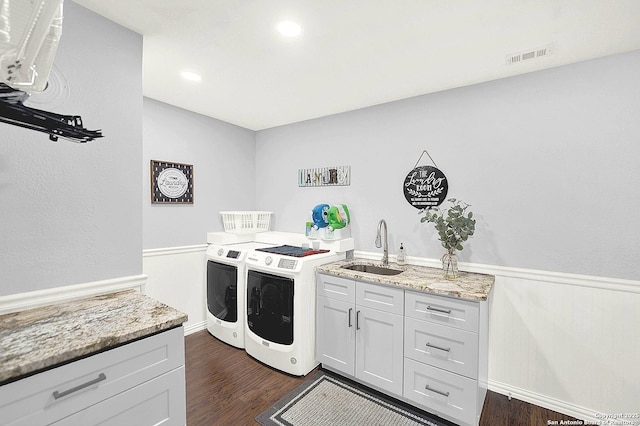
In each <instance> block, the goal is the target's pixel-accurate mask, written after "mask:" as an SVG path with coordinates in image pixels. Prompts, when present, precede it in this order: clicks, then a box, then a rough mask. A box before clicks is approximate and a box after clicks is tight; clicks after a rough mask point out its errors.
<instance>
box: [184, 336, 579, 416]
mask: <svg viewBox="0 0 640 426" xmlns="http://www.w3.org/2000/svg"><path fill="white" fill-rule="evenodd" d="M185 345H186V349H185V352H186V354H185V356H186V360H185V363H186V379H187V425H188V426H212V425H225V426H226V425H229V426H233V425H255V424H257V422H256V421H255V420H254V419H255V417H256V416H257V415H258V414H260V413H261V412H263V411H264V410H266V409H268V408H269V407H271V406H272V405H273V404H274V403H275V402H276V401H278V400H279V399H280V398H281V397H283V396H284V395H286V394H287V393H288V392H289V391H290V390H292V389H293V388H295V387H296V386H297V385H298V384H300V383H302V382H303V381H304V380H305V378H304V377H294V376H290V375H287V374H284V373H282V372H280V371H278V370H275V369H272V368H271V367H268V366H266V365H264V364H261V363H259V362H257V361H256V360H254V359H253V358H251V357H250V356H249V355H247V354H246V352H244V351H243V350H241V349H236V348H234V347H232V346H229V345H227V344H225V343H223V342H221V341H219V340H217V339H216V338H214V337H213V336H211V335H210V334H209V333H208V332H207V331H206V330H204V331H199V332H197V333H193V334H191V335H189V336H187V337H186V338H185ZM549 420H575V419H574V418H571V417H568V416H566V415H563V414H559V413H556V412H554V411H551V410H547V409H545V408H541V407H538V406H535V405H531V404H528V403H526V402H522V401H519V400H516V399H512V400H509V399H508V398H507V397H506V396H503V395H500V394H497V393H495V392H491V391H489V392H488V394H487V399H486V401H485V404H484V410H483V412H482V417H481V419H480V425H482V426H496V425H510V426H511V425H513V426H519V425H523V426H525V425H526V426H542V425H547V424H549V423H548V421H549Z"/></svg>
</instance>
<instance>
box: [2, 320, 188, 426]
mask: <svg viewBox="0 0 640 426" xmlns="http://www.w3.org/2000/svg"><path fill="white" fill-rule="evenodd" d="M183 365H184V329H183V328H182V327H178V328H175V329H172V330H169V331H166V332H163V333H160V334H157V335H155V336H151V337H147V338H145V339H142V340H139V341H136V342H132V343H129V344H126V345H123V346H120V347H117V348H115V349H111V350H107V351H105V352H101V353H98V354H96V355H93V356H90V357H87V358H83V359H80V360H78V361H75V362H72V363H69V364H65V365H62V366H60V367H57V368H53V369H51V370H47V371H44V372H42V373H39V374H35V375H33V376H30V377H27V378H24V379H22V380H18V381H16V382H13V383H9V384H7V385H4V386H0V401H1V402H0V404H1V405H0V418H2V420H3V424H4V425H12V426H13V425H25V426H33V425H41V424H49V423H52V422H53V421H56V420H58V419H61V418H63V417H66V416H68V415H70V414H73V413H76V412H78V411H79V410H81V409H83V408H86V407H89V406H91V405H93V404H96V403H97V402H100V401H102V400H105V399H107V398H109V397H111V396H113V395H116V394H118V393H121V392H123V391H126V390H127V389H130V388H133V387H135V386H137V385H139V384H140V383H143V382H146V381H148V380H150V379H152V378H154V377H157V376H160V375H162V374H164V373H166V372H168V371H171V370H173V369H175V368H178V367H180V366H183Z"/></svg>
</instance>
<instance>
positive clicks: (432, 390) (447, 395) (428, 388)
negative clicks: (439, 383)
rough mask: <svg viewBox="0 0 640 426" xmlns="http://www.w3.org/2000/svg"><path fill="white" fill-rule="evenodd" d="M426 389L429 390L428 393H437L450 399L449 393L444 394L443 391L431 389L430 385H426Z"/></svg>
mask: <svg viewBox="0 0 640 426" xmlns="http://www.w3.org/2000/svg"><path fill="white" fill-rule="evenodd" d="M424 388H425V389H426V390H428V391H431V392H435V393H437V394H440V395H442V396H446V397H447V398H448V397H449V392H442V391H441V390H438V389H434V388H430V387H429V385H426V386H425V387H424Z"/></svg>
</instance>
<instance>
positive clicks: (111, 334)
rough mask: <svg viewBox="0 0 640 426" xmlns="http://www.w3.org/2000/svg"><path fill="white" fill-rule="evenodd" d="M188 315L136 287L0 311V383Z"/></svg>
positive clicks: (170, 324)
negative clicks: (27, 307) (58, 302)
mask: <svg viewBox="0 0 640 426" xmlns="http://www.w3.org/2000/svg"><path fill="white" fill-rule="evenodd" d="M186 320H187V315H186V314H183V313H182V312H179V311H177V310H175V309H174V308H171V307H169V306H167V305H164V304H162V303H160V302H158V301H156V300H154V299H152V298H150V297H148V296H145V295H144V294H142V293H139V292H137V291H135V290H126V291H119V292H115V293H109V294H104V295H100V296H93V297H89V298H85V299H80V300H75V301H70V302H64V303H60V304H55V305H49V306H43V307H39V308H34V309H29V310H25V311H21V312H15V313H10V314H5V315H0V385H2V384H4V383H5V382H10V381H14V380H17V379H19V378H21V377H22V376H25V375H29V374H31V373H34V372H37V371H40V370H43V369H46V368H50V367H54V366H56V365H58V364H61V363H65V362H68V361H72V360H74V359H76V358H79V357H82V356H85V355H90V354H92V353H95V352H98V351H102V350H104V349H109V348H112V347H115V346H118V345H120V344H124V343H127V342H129V341H132V340H135V339H138V338H142V337H146V336H149V335H151V334H154V333H156V332H160V331H164V330H168V329H170V328H173V327H177V326H179V325H181V324H182V323H184V322H185V321H186Z"/></svg>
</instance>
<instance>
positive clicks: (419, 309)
mask: <svg viewBox="0 0 640 426" xmlns="http://www.w3.org/2000/svg"><path fill="white" fill-rule="evenodd" d="M405 298H406V299H405V303H406V306H407V309H406V316H408V317H411V318H416V319H421V320H425V321H429V322H433V323H436V324H443V325H448V326H451V327H455V328H459V329H461V330H467V331H472V332H474V333H477V332H478V316H479V312H480V307H479V305H478V303H476V302H471V301H468V300H461V299H451V298H448V297H442V296H433V295H430V294H425V293H416V292H412V291H407V292H406V296H405Z"/></svg>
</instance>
